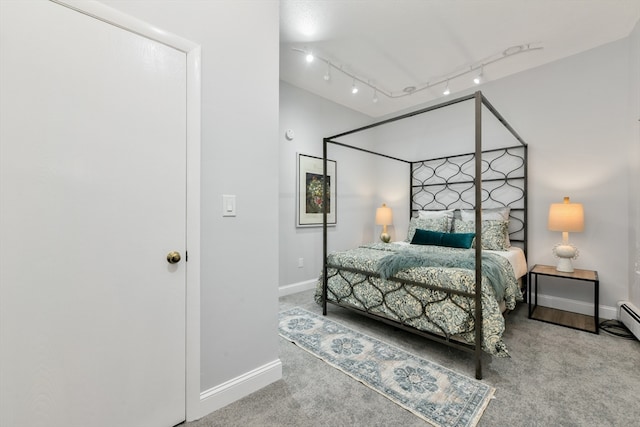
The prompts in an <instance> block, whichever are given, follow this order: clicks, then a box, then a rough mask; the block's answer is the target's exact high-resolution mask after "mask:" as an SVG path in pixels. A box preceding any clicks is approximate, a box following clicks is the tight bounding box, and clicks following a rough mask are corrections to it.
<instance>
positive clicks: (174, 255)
mask: <svg viewBox="0 0 640 427" xmlns="http://www.w3.org/2000/svg"><path fill="white" fill-rule="evenodd" d="M167 261H168V262H169V264H177V263H179V262H180V252H176V251H171V252H169V253H168V254H167Z"/></svg>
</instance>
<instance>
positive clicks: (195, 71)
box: [49, 0, 202, 421]
mask: <svg viewBox="0 0 640 427" xmlns="http://www.w3.org/2000/svg"><path fill="white" fill-rule="evenodd" d="M49 1H51V2H53V3H57V4H59V5H61V6H64V7H67V8H69V9H72V10H75V11H77V12H79V13H82V14H84V15H87V16H90V17H92V18H95V19H98V20H100V21H103V22H105V23H107V24H110V25H114V26H116V27H119V28H122V29H123V30H126V31H130V32H132V33H135V34H138V35H140V36H143V37H146V38H148V39H151V40H154V41H156V42H158V43H162V44H164V45H166V46H169V47H172V48H174V49H176V50H179V51H181V52H184V53H185V55H186V64H187V76H186V82H187V88H186V103H187V176H186V181H187V206H186V219H187V224H186V238H187V242H186V250H187V253H188V262H186V263H185V269H186V307H185V310H186V319H185V322H186V331H185V332H186V342H185V356H186V358H185V362H186V367H185V382H186V383H185V390H186V396H185V409H186V410H185V412H186V413H185V419H186V420H187V421H192V420H196V419H198V418H200V416H201V415H202V414H200V147H201V133H200V123H201V104H200V100H201V72H200V67H201V47H200V45H198V44H196V43H194V42H192V41H190V40H186V39H184V38H182V37H179V36H177V35H175V34H171V33H168V32H166V31H164V30H162V29H160V28H158V27H155V26H153V25H151V24H149V23H147V22H144V21H142V20H139V19H137V18H134V17H132V16H129V15H127V14H125V13H123V12H120V11H118V10H116V9H113V8H111V7H108V6H106V5H104V4H102V3H98V2H87V1H79V0H49Z"/></svg>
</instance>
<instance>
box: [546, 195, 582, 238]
mask: <svg viewBox="0 0 640 427" xmlns="http://www.w3.org/2000/svg"><path fill="white" fill-rule="evenodd" d="M548 228H549V230H551V231H563V232H565V231H566V232H580V231H584V209H583V208H582V204H580V203H570V202H569V198H568V197H565V198H564V202H563V203H552V204H551V207H549V221H548Z"/></svg>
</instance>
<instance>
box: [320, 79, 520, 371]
mask: <svg viewBox="0 0 640 427" xmlns="http://www.w3.org/2000/svg"><path fill="white" fill-rule="evenodd" d="M471 100H473V101H474V104H475V108H474V118H475V151H474V152H473V153H468V154H461V155H454V156H447V157H440V158H436V159H429V160H420V161H408V160H403V159H399V158H395V157H391V156H388V155H385V154H381V153H376V152H374V151H370V150H366V149H364V148H361V147H356V146H352V145H348V144H344V143H342V142H339V141H336V139H338V138H340V137H344V136H347V135H352V134H355V133H358V132H362V131H365V130H368V129H372V128H375V127H378V126H383V125H385V124H388V123H392V122H396V121H399V120H402V119H405V118H409V117H414V116H417V115H420V114H424V113H428V112H430V111H434V110H437V109H440V108H445V107H448V106H451V105H454V104H458V103H461V102H465V101H471ZM483 106H484V107H486V108H487V109H488V110H489V111H490V112H491V113H492V114H493V116H494V117H495V118H496V119H497V120H498V121H499V122H500V123H501V124H502V125H503V126H504V127H505V128H506V129H507V130H508V131H509V132H510V133H511V135H512V136H513V137H514V138H515V139H516V140H517V141H518V142H519V143H520V144H519V145H517V146H512V147H506V148H499V149H495V150H487V151H483V150H482V107H483ZM329 144H334V145H339V146H342V147H346V148H351V149H354V150H358V151H362V152H365V153H369V154H372V155H376V156H382V157H386V158H388V159H392V160H397V161H400V162H404V163H407V164H408V165H409V179H410V180H409V194H410V199H409V203H410V206H409V211H410V216H411V215H412V214H414V213H416V212H417V211H418V210H438V209H451V208H465V209H475V227H476V229H475V233H476V245H475V246H476V248H475V292H473V293H470V292H460V291H454V290H451V289H446V288H441V287H436V286H429V285H425V284H420V283H412V282H408V281H403V280H399V279H397V278H395V277H391V278H389V279H387V280H391V281H395V282H400V283H403V284H408V285H417V286H422V287H426V288H428V289H433V290H435V291H442V292H444V293H446V294H447V298H451V297H452V295H461V296H463V297H468V298H472V299H473V300H474V302H475V304H474V307H473V312H471V311H469V313H470V314H471V315H472V317H474V319H475V321H474V322H473V323H474V330H473V332H474V336H475V339H474V344H469V343H465V342H462V341H456V340H453V339H451V338H450V337H449V336H446V335H445V336H441V335H438V334H435V333H431V332H426V331H421V330H418V329H416V328H414V327H412V326H410V325H407V324H404V323H400V322H397V321H394V320H392V319H388V318H386V317H383V316H381V315H378V314H376V313H371V312H368V311H367V310H361V309H359V308H356V307H353V306H351V305H346V304H341V303H340V302H339V301H336V302H334V301H329V300H328V298H327V292H328V280H329V276H328V270H329V269H330V268H332V269H333V268H337V269H339V270H343V271H350V272H352V273H360V274H363V275H366V276H370V277H379V276H377V275H375V274H371V273H367V272H363V271H359V270H357V269H352V268H345V267H337V266H332V265H330V264H329V263H328V259H327V256H328V253H327V251H328V249H327V212H326V211H324V212H323V284H322V308H323V314H324V315H326V314H327V303H328V302H331V303H332V304H335V305H338V306H341V307H345V308H348V309H350V310H355V311H357V312H359V313H361V314H364V315H366V316H369V317H372V318H375V319H377V320H380V321H382V322H385V323H388V324H391V325H393V326H395V327H398V328H400V329H403V330H406V331H409V332H412V333H414V334H417V335H420V336H423V337H425V338H428V339H431V340H434V341H438V342H441V343H443V344H445V345H448V346H450V347H453V348H457V349H461V350H464V351H467V352H472V353H474V359H475V371H476V378H477V379H482V361H481V356H482V344H481V343H482V303H481V283H482V222H481V210H482V206H483V203H486V204H487V207H500V206H509V207H510V208H511V214H510V221H509V223H510V228H509V235H510V239H511V242H512V243H514V244H517V245H519V246H520V247H522V249H523V250H524V252H525V255H526V253H527V169H528V166H527V165H528V156H527V144H526V143H525V142H524V141H523V139H522V138H521V137H520V136H519V135H518V134H517V133H516V131H515V130H514V129H513V128H512V127H511V126H510V125H509V124H508V123H507V121H506V120H505V119H504V117H502V115H500V113H498V111H497V110H496V109H495V108H494V107H493V106H492V105H491V103H489V101H488V100H487V99H486V97H484V96H483V95H482V93H481V92H480V91H477V92H475V93H474V94H472V95H468V96H463V97H460V98H457V99H453V100H450V101H447V102H444V103H441V104H437V105H434V106H431V107H427V108H423V109H420V110H417V111H414V112H411V113H407V114H403V115H400V116H397V117H393V118H390V119H387V120H383V121H380V122H376V123H373V124H371V125H368V126H364V127H360V128H357V129H353V130H350V131H347V132H343V133H340V134H337V135H333V136H330V137H328V138H324V139H323V198H324V206H327V204H328V200H327V199H328V195H327V190H328V187H327V151H328V145H329ZM483 156H484V159H483ZM505 159H508V160H509V161H510V162H511V163H514V164H515V165H512V166H508V169H507V170H501V168H500V167H498V164H499V163H502V162H503V161H504V160H505ZM483 166H484V170H483ZM445 169H448V171H449V172H448V173H446V174H445V173H443V171H444V170H445ZM471 169H473V170H471ZM451 171H453V172H451ZM483 185H484V187H485V188H483ZM471 190H473V191H471ZM505 190H508V191H509V192H510V195H509V196H507V197H508V198H509V199H508V200H504V199H502V198H503V197H504V194H502V193H503V192H504V191H505ZM514 191H515V196H514V195H513V193H514ZM523 280H526V277H525V278H523ZM525 286H526V285H525ZM422 304H423V312H424V311H425V303H422Z"/></svg>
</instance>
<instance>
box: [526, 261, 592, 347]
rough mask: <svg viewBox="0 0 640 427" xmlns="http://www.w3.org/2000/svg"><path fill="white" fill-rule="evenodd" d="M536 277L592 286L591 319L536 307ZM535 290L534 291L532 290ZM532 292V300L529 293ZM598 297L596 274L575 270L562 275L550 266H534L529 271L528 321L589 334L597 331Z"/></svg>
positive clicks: (590, 271) (589, 271)
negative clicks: (579, 282)
mask: <svg viewBox="0 0 640 427" xmlns="http://www.w3.org/2000/svg"><path fill="white" fill-rule="evenodd" d="M538 276H546V277H557V278H561V279H569V280H580V281H583V282H589V283H591V284H593V305H594V307H593V317H591V316H586V315H584V314H578V313H571V312H569V311H563V310H556V309H554V308H549V307H542V306H538ZM534 288H535V290H534ZM532 291H534V292H535V294H534V298H535V299H534V298H531V292H532ZM599 297H600V280H599V279H598V272H597V271H593V270H580V269H577V268H576V269H575V270H574V271H573V273H564V272H562V271H558V270H556V268H555V267H552V266H550V265H540V264H536V265H534V266H533V268H532V269H531V270H530V271H529V319H535V320H541V321H543V322H548V323H553V324H555V325H561V326H567V327H569V328H573V329H579V330H582V331H587V332H591V333H594V334H598V333H600V331H599V318H598V305H599V299H600V298H599Z"/></svg>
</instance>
